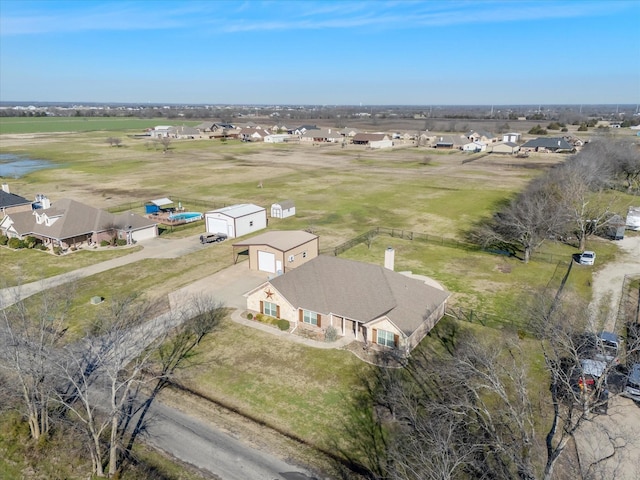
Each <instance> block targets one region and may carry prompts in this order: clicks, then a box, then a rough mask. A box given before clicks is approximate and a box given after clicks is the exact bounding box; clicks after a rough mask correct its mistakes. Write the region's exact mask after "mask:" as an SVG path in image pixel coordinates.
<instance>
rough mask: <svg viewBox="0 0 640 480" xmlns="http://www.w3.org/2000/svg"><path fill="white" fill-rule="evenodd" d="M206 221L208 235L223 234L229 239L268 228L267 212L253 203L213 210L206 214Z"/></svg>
mask: <svg viewBox="0 0 640 480" xmlns="http://www.w3.org/2000/svg"><path fill="white" fill-rule="evenodd" d="M204 219H205V225H206V228H207V233H223V234H225V235H227V236H228V237H229V238H236V237H242V236H243V235H247V234H249V233H252V232H257V231H258V230H262V229H264V228H267V210H266V209H265V208H264V207H259V206H258V205H254V204H252V203H241V204H238V205H231V206H230V207H224V208H219V209H217V210H211V211H209V212H205V214H204Z"/></svg>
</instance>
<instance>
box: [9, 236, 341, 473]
mask: <svg viewBox="0 0 640 480" xmlns="http://www.w3.org/2000/svg"><path fill="white" fill-rule="evenodd" d="M141 244H142V245H143V247H144V248H143V249H142V250H140V251H137V252H134V253H132V254H131V255H126V256H124V257H119V258H115V259H112V260H107V261H105V262H101V263H98V264H95V265H91V266H88V267H84V268H81V269H78V270H75V271H73V272H69V273H65V274H62V275H57V276H55V277H51V278H48V279H46V280H43V281H38V282H33V283H30V284H25V285H22V286H20V287H19V288H7V289H3V290H0V308H6V307H8V306H9V305H12V304H13V303H15V302H16V301H17V299H18V298H26V297H28V296H31V295H34V294H36V293H38V292H41V291H43V290H45V289H47V288H50V287H52V286H54V285H60V284H64V283H68V282H72V281H75V280H77V279H80V278H84V277H88V276H90V275H95V274H97V273H101V272H105V271H107V270H110V269H112V268H117V267H120V266H122V265H127V264H130V263H134V262H137V261H140V260H143V259H146V258H177V257H180V256H181V255H185V254H187V253H191V252H194V251H197V250H199V249H201V248H215V246H211V245H201V244H200V243H199V242H198V236H194V237H189V238H184V239H177V240H167V239H161V238H155V239H153V240H149V241H145V242H141ZM266 280H267V277H266V275H265V274H264V273H257V272H251V271H249V269H248V266H247V265H246V264H238V265H234V266H233V267H230V268H229V269H226V270H224V271H222V272H218V273H217V274H215V275H212V276H210V277H207V278H205V279H202V280H200V281H198V282H194V284H192V285H190V286H187V287H185V288H183V289H181V290H179V291H177V292H174V293H172V294H171V295H170V304H171V308H172V310H175V309H180V308H181V307H182V306H183V305H185V304H186V302H188V298H189V296H190V295H194V294H198V293H201V292H203V293H204V292H206V293H210V294H212V295H213V296H214V297H215V298H216V299H217V300H220V301H222V302H223V303H225V304H226V305H228V306H230V307H234V308H245V307H246V303H244V297H243V296H242V295H243V294H244V293H245V292H246V291H248V290H250V289H251V288H254V287H256V286H258V285H260V284H261V283H263V282H264V281H266ZM165 317H166V318H165ZM176 318H178V317H177V316H171V315H169V314H165V315H162V316H161V317H158V318H156V319H152V320H150V321H149V322H147V323H146V324H145V325H144V326H142V327H141V330H145V331H146V330H152V331H155V333H156V334H157V335H158V336H159V335H160V334H161V333H162V329H164V328H168V327H169V326H170V325H172V324H173V323H174V320H175V319H176ZM234 319H235V320H237V321H245V320H243V319H242V318H241V317H240V316H239V313H236V314H235V315H234ZM246 322H248V321H246ZM251 324H253V325H251V326H257V327H258V328H270V327H267V326H263V325H260V324H258V323H257V322H251ZM269 331H271V332H272V333H276V334H277V333H280V332H279V331H278V330H275V329H270V330H269ZM134 335H136V334H135V333H134ZM144 335H145V337H147V336H148V338H154V336H153V335H149V334H148V333H145V334H144ZM291 338H294V336H291ZM295 338H296V339H297V338H298V337H295ZM300 340H301V341H308V340H307V339H300ZM314 343H317V342H314ZM321 346H325V345H321ZM332 346H333V347H334V348H335V347H336V346H337V345H335V344H334V345H332ZM151 416H152V418H153V419H154V421H151V422H150V425H149V426H148V432H149V434H150V435H149V438H148V441H149V443H151V444H152V445H155V446H156V447H158V448H159V449H161V450H163V451H165V452H167V453H169V454H170V455H173V456H174V457H176V458H178V459H180V460H182V461H184V462H186V463H189V464H192V465H195V466H197V467H199V468H201V469H204V470H206V471H209V472H211V473H212V474H213V475H215V476H217V477H219V478H221V479H223V480H305V479H312V478H315V477H313V476H312V475H311V473H310V472H308V471H306V470H305V469H303V468H300V467H297V466H294V465H290V464H288V463H286V462H285V461H283V460H281V459H279V458H277V457H275V456H273V455H269V454H267V453H264V452H262V451H259V450H256V449H255V448H253V447H250V446H248V445H246V444H244V443H242V441H240V440H238V439H236V438H234V437H232V436H231V435H229V434H226V433H224V432H222V431H220V430H217V429H214V428H212V427H210V426H208V425H205V424H202V423H201V422H200V421H198V420H196V419H194V418H192V417H190V416H189V415H187V414H185V413H184V412H181V411H179V410H177V409H174V408H171V407H168V406H166V405H163V404H161V403H160V402H158V401H157V400H156V401H155V402H154V406H153V407H152V411H151Z"/></svg>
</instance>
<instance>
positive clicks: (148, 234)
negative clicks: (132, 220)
mask: <svg viewBox="0 0 640 480" xmlns="http://www.w3.org/2000/svg"><path fill="white" fill-rule="evenodd" d="M157 236H158V227H157V226H156V225H153V226H152V227H149V228H144V229H141V230H135V231H133V232H131V240H133V241H134V242H140V241H142V240H149V239H151V238H155V237H157Z"/></svg>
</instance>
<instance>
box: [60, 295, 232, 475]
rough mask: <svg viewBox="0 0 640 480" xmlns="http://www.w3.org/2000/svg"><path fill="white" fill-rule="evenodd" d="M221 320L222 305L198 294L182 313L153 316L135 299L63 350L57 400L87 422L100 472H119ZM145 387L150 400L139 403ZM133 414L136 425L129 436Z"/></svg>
mask: <svg viewBox="0 0 640 480" xmlns="http://www.w3.org/2000/svg"><path fill="white" fill-rule="evenodd" d="M223 315H224V309H222V307H221V305H219V304H217V303H215V302H213V301H212V300H207V299H205V297H198V298H194V299H192V301H191V303H189V304H186V305H184V306H183V308H182V309H181V311H180V312H179V313H177V314H171V313H168V314H163V315H160V316H157V317H154V316H153V311H152V310H151V309H150V306H149V305H148V304H146V303H144V302H140V301H138V299H137V298H136V297H135V296H130V297H126V298H124V299H120V300H115V301H113V302H112V304H111V308H110V309H109V310H108V311H106V312H104V314H103V315H102V316H100V317H99V318H98V319H97V320H96V322H94V323H93V325H92V329H91V331H90V332H88V333H87V335H86V336H85V338H84V339H83V340H82V341H81V342H80V343H78V344H75V345H69V346H67V347H66V348H65V349H64V355H63V356H62V360H61V361H59V362H58V363H57V365H56V367H57V370H58V372H59V374H60V376H61V378H62V379H63V380H64V381H65V382H66V388H64V389H61V390H60V391H59V395H58V401H59V402H60V403H61V404H62V405H63V406H64V407H65V408H67V409H68V410H69V411H70V412H71V413H72V414H73V415H72V416H73V418H75V419H77V420H78V421H79V422H80V423H81V424H82V425H83V430H84V432H85V435H86V437H87V440H88V442H87V446H88V449H89V451H90V454H91V459H92V464H93V473H94V474H95V475H97V476H100V477H102V476H105V475H109V476H111V475H114V474H115V473H116V472H117V471H118V469H119V467H120V465H121V463H122V459H123V458H126V457H127V455H128V452H130V451H131V448H132V447H133V443H134V441H135V438H136V437H137V435H138V434H139V433H140V432H141V431H142V429H143V424H144V417H145V415H146V413H147V412H148V409H149V407H150V405H151V402H152V401H153V399H154V398H155V396H156V395H157V393H158V392H159V391H160V390H161V389H162V388H164V387H166V385H167V382H168V380H169V378H170V376H171V375H172V374H173V372H174V371H175V370H176V369H178V368H179V367H180V366H182V365H183V364H184V362H185V361H187V360H189V359H190V357H191V355H192V352H193V349H194V348H195V346H197V344H198V342H199V341H200V340H201V339H202V338H203V337H204V336H205V335H206V334H208V333H209V332H211V330H212V329H213V328H214V327H215V326H216V325H217V324H218V322H219V321H220V318H221V317H222V316H223ZM150 318H152V320H149V319H150ZM174 328H177V329H178V330H177V332H176V333H175V336H172V330H173V329H174ZM167 341H168V343H165V342H167ZM156 366H159V367H157V368H156ZM155 370H157V373H155V374H154V373H151V374H150V373H149V372H154V371H155ZM145 388H147V389H150V390H151V392H152V395H151V397H150V400H149V399H148V400H146V401H142V400H140V399H139V396H140V395H141V394H142V392H143V390H144V389H145ZM141 402H142V405H141V406H137V405H138V404H140V403H141ZM133 415H137V418H138V420H137V424H136V426H135V428H134V429H133V431H131V432H130V433H129V438H128V439H127V430H128V427H129V426H130V425H131V421H132V419H133Z"/></svg>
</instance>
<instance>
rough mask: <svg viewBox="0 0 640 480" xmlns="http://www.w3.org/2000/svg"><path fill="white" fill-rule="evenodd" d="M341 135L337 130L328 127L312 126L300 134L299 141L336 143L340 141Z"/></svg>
mask: <svg viewBox="0 0 640 480" xmlns="http://www.w3.org/2000/svg"><path fill="white" fill-rule="evenodd" d="M342 138H343V136H342V135H341V134H340V132H338V131H337V130H332V129H330V128H314V129H311V130H306V131H305V132H304V133H303V134H302V135H301V136H300V142H303V143H338V142H341V141H342Z"/></svg>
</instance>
